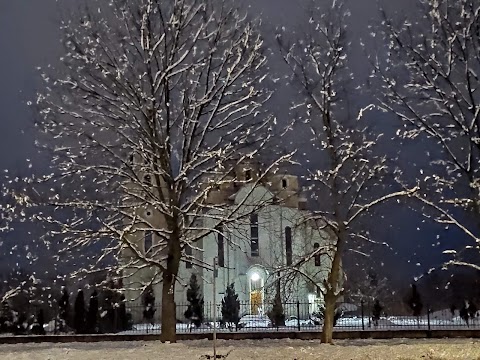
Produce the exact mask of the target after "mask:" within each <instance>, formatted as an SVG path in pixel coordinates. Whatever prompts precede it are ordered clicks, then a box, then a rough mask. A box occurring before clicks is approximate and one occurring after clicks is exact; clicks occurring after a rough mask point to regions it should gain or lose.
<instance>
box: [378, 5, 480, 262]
mask: <svg viewBox="0 0 480 360" xmlns="http://www.w3.org/2000/svg"><path fill="white" fill-rule="evenodd" d="M417 14H419V15H418V16H416V17H414V18H413V19H404V20H402V19H398V18H397V19H395V18H393V17H391V16H389V15H388V14H387V13H385V12H383V21H382V26H381V27H380V28H379V29H378V30H379V32H380V33H381V34H382V35H383V39H382V40H383V41H385V44H386V47H387V51H386V56H379V57H378V58H372V59H371V60H372V64H373V67H374V73H373V78H374V80H373V81H376V80H380V83H379V84H377V83H375V84H376V85H378V88H379V90H380V91H379V92H378V94H377V95H378V100H379V103H380V106H381V108H382V109H384V110H386V111H388V112H390V113H393V114H395V115H396V116H397V117H398V119H400V120H401V122H402V123H401V126H399V129H398V131H397V134H398V135H400V136H401V137H403V138H404V139H407V141H408V144H409V145H410V146H416V147H417V148H419V149H420V148H421V145H420V143H421V142H424V143H426V144H427V146H426V148H425V150H424V151H425V157H424V158H425V159H426V160H425V162H426V164H424V165H425V168H422V169H421V171H420V172H421V174H423V175H422V179H421V180H422V189H424V191H423V192H422V193H423V194H421V193H420V192H419V193H417V194H416V197H417V199H418V200H420V201H421V203H422V204H423V205H425V206H426V207H428V208H430V209H433V210H434V212H433V213H432V212H430V213H431V214H433V215H431V216H432V217H433V218H435V220H436V221H438V222H439V223H441V224H443V225H445V226H446V227H447V228H448V226H449V225H453V226H456V227H458V228H459V229H461V230H462V231H463V232H464V233H465V235H466V237H467V238H469V239H470V240H471V243H470V244H471V245H469V246H467V248H473V249H476V250H477V252H478V246H479V244H480V222H479V221H478V219H479V216H480V97H479V95H478V87H479V86H478V73H479V70H480V24H479V19H480V3H479V2H478V1H475V0H459V1H447V0H440V1H437V0H435V1H434V0H421V1H419V2H418V12H417ZM382 52H383V51H382ZM410 171H411V169H410ZM405 172H406V173H408V172H409V170H406V171H405ZM448 252H449V253H451V254H453V258H452V260H451V261H449V262H448V264H453V265H467V266H472V267H474V268H476V269H480V267H479V266H478V264H472V263H468V262H465V260H464V258H463V256H462V255H463V253H464V251H459V252H457V251H455V250H450V251H448Z"/></svg>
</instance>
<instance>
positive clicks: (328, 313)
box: [320, 290, 336, 344]
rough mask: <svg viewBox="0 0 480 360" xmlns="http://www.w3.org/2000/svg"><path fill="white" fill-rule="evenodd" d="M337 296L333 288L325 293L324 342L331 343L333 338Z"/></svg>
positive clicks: (322, 339) (322, 337)
mask: <svg viewBox="0 0 480 360" xmlns="http://www.w3.org/2000/svg"><path fill="white" fill-rule="evenodd" d="M335 303H336V297H335V294H334V293H333V291H332V290H328V291H327V293H326V294H325V311H324V317H323V328H322V336H321V337H320V341H321V342H322V343H324V344H331V343H332V340H333V322H334V317H335Z"/></svg>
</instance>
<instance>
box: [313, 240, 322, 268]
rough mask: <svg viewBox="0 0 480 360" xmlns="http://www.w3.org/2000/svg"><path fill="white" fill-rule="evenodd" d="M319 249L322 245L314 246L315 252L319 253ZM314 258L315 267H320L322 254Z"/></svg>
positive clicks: (316, 244)
mask: <svg viewBox="0 0 480 360" xmlns="http://www.w3.org/2000/svg"><path fill="white" fill-rule="evenodd" d="M319 247H320V244H319V243H315V244H313V250H314V251H317V250H318V248H319ZM314 258H315V266H320V265H321V263H320V254H315V255H314Z"/></svg>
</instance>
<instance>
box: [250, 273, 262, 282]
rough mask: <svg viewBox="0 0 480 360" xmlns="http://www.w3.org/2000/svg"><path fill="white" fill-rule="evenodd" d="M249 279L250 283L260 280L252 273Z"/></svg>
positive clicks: (257, 275)
mask: <svg viewBox="0 0 480 360" xmlns="http://www.w3.org/2000/svg"><path fill="white" fill-rule="evenodd" d="M250 279H251V280H252V281H258V280H260V275H259V274H258V273H256V272H254V273H252V275H250Z"/></svg>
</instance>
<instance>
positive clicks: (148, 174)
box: [20, 0, 289, 341]
mask: <svg viewBox="0 0 480 360" xmlns="http://www.w3.org/2000/svg"><path fill="white" fill-rule="evenodd" d="M231 5H232V4H231V3H230V2H228V1H219V0H208V1H205V0H172V1H160V0H122V1H120V0H112V1H109V3H108V4H104V3H103V2H102V1H99V0H91V1H89V2H88V6H85V7H84V8H82V9H81V10H80V12H79V13H75V17H72V18H71V19H68V20H67V21H65V22H64V23H63V26H62V29H63V34H64V39H63V40H64V43H65V54H64V56H63V57H62V58H61V61H62V65H61V66H59V67H58V68H53V67H49V68H47V69H45V71H44V72H43V74H42V77H43V79H44V81H45V89H44V91H43V92H41V93H39V95H38V98H37V101H36V103H37V106H38V107H39V109H40V115H41V116H40V119H39V120H38V124H37V125H38V128H39V129H40V131H41V134H42V135H39V142H40V143H41V144H45V147H46V148H49V149H53V155H54V156H53V162H52V167H51V169H52V172H51V174H49V175H47V176H43V177H37V178H34V179H33V180H30V181H29V182H30V183H31V184H33V185H34V188H35V187H37V188H40V189H44V190H43V191H42V192H40V191H38V190H37V191H36V192H33V194H30V196H21V197H20V198H21V199H22V202H24V203H26V204H27V206H29V207H30V208H35V209H37V210H36V212H35V218H36V219H39V220H41V221H43V222H46V223H48V224H50V225H52V226H55V230H52V231H50V232H49V234H48V235H51V236H54V237H56V238H57V239H58V238H61V244H62V251H67V253H66V254H68V252H71V251H74V250H76V249H81V250H82V251H87V252H88V254H89V264H88V267H87V268H83V269H82V270H85V271H95V270H97V269H99V268H102V267H103V268H105V267H110V266H111V268H112V269H113V270H115V271H117V272H118V273H120V274H121V275H122V276H124V277H132V276H134V274H135V273H136V272H140V271H141V270H142V269H149V270H151V272H150V274H151V277H150V278H149V279H147V280H146V281H145V282H144V283H142V284H141V287H142V288H143V289H145V288H147V287H148V286H149V285H151V284H153V283H155V282H161V283H162V311H161V316H162V339H163V340H168V341H175V327H176V326H175V324H176V311H175V298H174V294H175V291H174V290H175V283H176V281H177V280H178V279H177V275H178V271H179V266H180V264H181V262H182V261H194V257H193V256H192V255H191V252H189V251H188V249H191V248H198V247H199V246H200V245H197V244H198V243H199V241H200V240H201V239H202V238H204V237H205V236H207V235H208V234H210V233H212V232H215V231H217V230H216V229H217V228H218V226H219V225H222V224H228V223H232V222H234V221H237V220H238V219H239V218H240V217H246V216H248V214H245V213H244V212H241V213H239V212H238V211H237V210H238V209H237V207H232V206H230V207H225V204H223V203H215V202H212V201H209V198H210V197H211V196H213V195H214V193H215V192H216V191H217V190H218V189H219V188H220V187H222V186H224V185H225V184H235V183H237V184H238V183H249V184H251V185H252V186H250V187H249V188H250V189H253V188H254V187H255V185H256V184H258V183H260V182H261V181H262V179H263V176H264V174H266V173H268V172H272V171H274V170H275V168H276V166H277V164H279V163H280V162H281V161H283V160H285V159H288V158H289V155H288V154H287V155H282V156H280V155H279V156H275V154H274V153H273V151H272V149H271V148H270V149H269V150H268V159H269V160H268V161H266V164H265V165H264V167H263V168H262V171H260V172H259V173H256V174H252V176H251V178H232V177H231V174H232V170H233V169H234V168H236V167H239V166H242V164H244V163H246V162H248V161H251V159H253V158H262V156H263V155H264V154H265V153H267V148H266V147H267V145H268V144H270V142H271V140H272V138H273V136H274V135H275V133H274V126H273V125H274V119H273V118H272V117H271V116H269V115H268V114H267V113H266V111H265V110H263V105H264V104H265V103H266V102H267V101H268V99H269V97H270V93H269V91H268V90H266V87H267V85H266V82H267V80H266V76H267V75H266V72H265V68H266V66H265V64H266V63H265V57H264V55H263V54H262V39H261V37H260V36H259V34H258V32H257V30H256V27H255V23H252V22H250V21H248V19H247V18H246V16H245V15H242V14H241V12H240V11H238V10H236V9H235V8H233V7H232V6H231ZM263 159H265V158H263ZM206 179H209V181H206ZM45 189H48V190H45ZM258 206H261V204H259V205H258ZM45 209H47V210H45ZM206 220H208V221H206ZM212 220H213V221H212ZM211 223H214V226H210V225H205V224H211ZM147 237H151V238H150V239H151V242H150V244H149V246H148V248H145V247H146V240H147ZM50 240H51V239H50ZM62 254H63V253H62ZM111 264H114V265H111ZM200 265H204V266H206V264H200Z"/></svg>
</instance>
